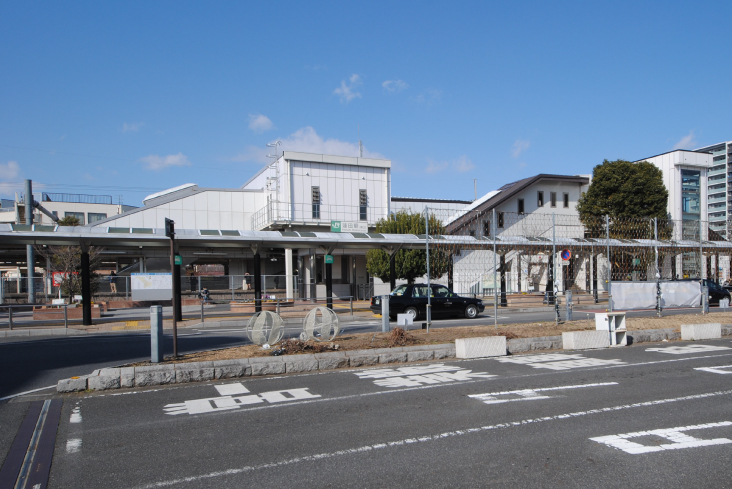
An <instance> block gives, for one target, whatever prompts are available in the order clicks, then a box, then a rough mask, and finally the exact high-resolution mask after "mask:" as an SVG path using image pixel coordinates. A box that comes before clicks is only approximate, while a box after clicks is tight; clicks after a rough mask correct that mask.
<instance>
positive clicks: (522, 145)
mask: <svg viewBox="0 0 732 489" xmlns="http://www.w3.org/2000/svg"><path fill="white" fill-rule="evenodd" d="M529 146H531V142H530V141H526V140H524V139H517V140H516V142H515V143H513V148H511V156H513V157H514V158H518V157H519V156H521V153H523V152H524V151H526V150H527V149H529Z"/></svg>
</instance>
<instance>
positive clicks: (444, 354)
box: [434, 347, 455, 360]
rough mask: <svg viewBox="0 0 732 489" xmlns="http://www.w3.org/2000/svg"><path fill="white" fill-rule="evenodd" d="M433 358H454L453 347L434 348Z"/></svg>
mask: <svg viewBox="0 0 732 489" xmlns="http://www.w3.org/2000/svg"><path fill="white" fill-rule="evenodd" d="M434 355H435V360H441V359H443V358H455V348H454V347H452V348H440V349H439V350H434Z"/></svg>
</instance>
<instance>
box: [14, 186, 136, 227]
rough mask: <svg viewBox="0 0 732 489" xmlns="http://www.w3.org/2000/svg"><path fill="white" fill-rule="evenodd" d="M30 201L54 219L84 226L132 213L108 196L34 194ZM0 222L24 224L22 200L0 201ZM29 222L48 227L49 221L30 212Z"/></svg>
mask: <svg viewBox="0 0 732 489" xmlns="http://www.w3.org/2000/svg"><path fill="white" fill-rule="evenodd" d="M34 199H35V200H36V201H37V202H38V203H39V204H40V205H41V206H42V207H43V208H44V209H46V210H47V211H48V212H50V213H51V214H53V215H54V216H56V217H57V218H58V219H63V218H64V217H75V218H77V219H78V220H79V224H80V225H82V226H84V225H87V224H94V223H95V222H97V221H102V220H104V219H107V218H109V217H112V216H116V215H119V214H122V213H123V212H127V211H130V210H132V209H135V207H134V206H131V205H122V204H120V203H117V204H115V203H114V202H113V199H112V196H111V195H83V194H65V193H49V192H42V193H41V194H40V195H38V194H35V195H34ZM0 222H15V223H19V224H23V223H25V197H24V196H22V195H21V196H18V198H17V200H12V199H2V203H1V206H0ZM33 222H34V223H35V224H40V225H52V224H53V220H52V219H51V217H49V216H47V215H45V214H44V213H42V212H40V211H39V210H38V209H34V210H33Z"/></svg>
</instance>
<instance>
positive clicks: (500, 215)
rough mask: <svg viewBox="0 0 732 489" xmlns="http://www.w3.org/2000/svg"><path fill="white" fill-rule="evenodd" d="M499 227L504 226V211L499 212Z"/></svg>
mask: <svg viewBox="0 0 732 489" xmlns="http://www.w3.org/2000/svg"><path fill="white" fill-rule="evenodd" d="M498 227H499V228H503V212H499V213H498Z"/></svg>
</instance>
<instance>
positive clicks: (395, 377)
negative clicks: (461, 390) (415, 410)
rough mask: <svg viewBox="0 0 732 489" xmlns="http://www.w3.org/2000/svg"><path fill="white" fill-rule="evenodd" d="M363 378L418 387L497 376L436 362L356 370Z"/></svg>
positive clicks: (379, 384)
mask: <svg viewBox="0 0 732 489" xmlns="http://www.w3.org/2000/svg"><path fill="white" fill-rule="evenodd" d="M354 373H355V374H356V375H357V376H358V377H359V378H361V379H378V380H375V381H374V384H376V385H378V386H381V387H417V386H421V385H425V384H442V383H447V382H465V381H467V380H472V379H475V378H481V379H488V378H491V377H495V375H490V374H488V373H486V372H473V371H472V370H468V369H465V368H462V367H455V366H449V365H445V364H443V363H435V364H432V365H417V366H414V367H401V368H379V369H373V370H363V371H359V372H354Z"/></svg>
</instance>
